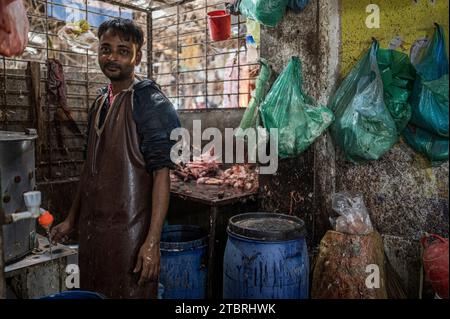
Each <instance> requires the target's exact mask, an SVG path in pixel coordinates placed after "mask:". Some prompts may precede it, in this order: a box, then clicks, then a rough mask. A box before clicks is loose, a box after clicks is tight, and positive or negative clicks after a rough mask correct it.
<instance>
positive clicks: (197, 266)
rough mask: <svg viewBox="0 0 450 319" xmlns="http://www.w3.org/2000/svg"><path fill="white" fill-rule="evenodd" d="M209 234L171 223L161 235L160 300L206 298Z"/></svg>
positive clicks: (197, 228)
mask: <svg viewBox="0 0 450 319" xmlns="http://www.w3.org/2000/svg"><path fill="white" fill-rule="evenodd" d="M207 243H208V236H207V234H206V232H205V231H203V230H202V229H201V228H200V227H197V226H190V225H171V226H167V227H164V229H163V232H162V236H161V245H160V247H161V272H160V278H159V281H160V289H159V290H160V298H161V299H204V298H206V282H207V268H206V247H207Z"/></svg>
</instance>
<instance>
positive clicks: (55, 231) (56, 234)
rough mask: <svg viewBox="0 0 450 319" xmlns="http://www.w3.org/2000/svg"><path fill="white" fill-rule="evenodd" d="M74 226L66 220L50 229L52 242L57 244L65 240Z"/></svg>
mask: <svg viewBox="0 0 450 319" xmlns="http://www.w3.org/2000/svg"><path fill="white" fill-rule="evenodd" d="M73 229H74V227H73V225H72V223H71V222H69V221H68V220H65V221H63V222H62V223H60V224H58V225H56V226H55V227H53V228H52V230H51V232H50V233H51V236H52V243H53V244H57V243H59V242H65V241H66V240H67V239H69V235H70V233H71V232H72V231H73Z"/></svg>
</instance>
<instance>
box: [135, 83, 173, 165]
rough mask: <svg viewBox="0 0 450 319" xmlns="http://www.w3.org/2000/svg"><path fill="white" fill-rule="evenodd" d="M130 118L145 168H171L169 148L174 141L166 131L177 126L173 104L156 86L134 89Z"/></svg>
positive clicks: (169, 132) (168, 131)
mask: <svg viewBox="0 0 450 319" xmlns="http://www.w3.org/2000/svg"><path fill="white" fill-rule="evenodd" d="M133 118H134V120H135V122H136V127H137V130H138V134H139V137H140V149H141V152H142V154H143V156H144V159H145V163H146V168H147V171H148V172H149V173H151V172H154V171H157V170H159V169H162V168H166V167H167V168H173V166H174V163H173V162H172V160H171V159H170V151H171V149H172V146H173V145H174V144H175V143H176V141H172V140H171V139H170V134H171V132H172V130H173V129H175V128H178V127H180V121H179V118H178V114H177V112H176V110H175V108H174V106H173V104H172V103H171V102H170V101H169V100H168V98H167V97H166V96H165V95H164V94H163V93H162V92H161V91H159V90H158V89H157V88H155V87H153V86H147V87H145V88H142V89H141V90H139V91H137V92H135V95H134V108H133Z"/></svg>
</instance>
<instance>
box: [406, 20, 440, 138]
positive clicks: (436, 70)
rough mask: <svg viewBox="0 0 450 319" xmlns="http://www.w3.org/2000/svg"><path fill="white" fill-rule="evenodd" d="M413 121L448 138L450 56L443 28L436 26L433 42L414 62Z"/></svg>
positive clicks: (433, 132) (431, 131)
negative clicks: (449, 56) (449, 67)
mask: <svg viewBox="0 0 450 319" xmlns="http://www.w3.org/2000/svg"><path fill="white" fill-rule="evenodd" d="M415 67H416V70H417V74H418V75H419V76H418V77H417V80H416V83H415V86H414V91H413V94H412V97H411V105H412V108H413V112H412V117H411V123H412V124H414V125H415V126H417V127H420V128H422V129H424V130H427V131H428V132H430V133H432V134H433V135H438V136H441V137H447V138H448V137H449V121H448V116H449V106H448V103H449V100H448V56H447V50H446V44H445V34H444V29H443V28H442V27H441V26H440V25H436V30H435V32H434V36H433V39H432V41H430V43H429V44H428V46H427V47H426V48H425V49H424V50H423V51H422V52H421V55H420V57H419V61H418V63H417V64H416V65H415Z"/></svg>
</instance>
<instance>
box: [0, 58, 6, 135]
mask: <svg viewBox="0 0 450 319" xmlns="http://www.w3.org/2000/svg"><path fill="white" fill-rule="evenodd" d="M6 80H7V78H6V59H5V57H3V105H6V102H7V99H6ZM2 117H4V118H5V121H4V123H3V125H2V127H3V129H4V130H7V129H8V116H7V114H6V112H4V113H3V114H2ZM2 117H0V119H2ZM2 122H3V120H2Z"/></svg>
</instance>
